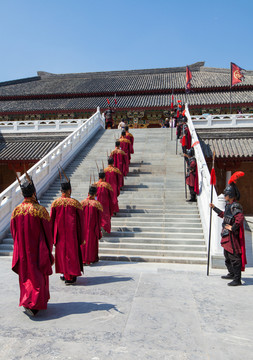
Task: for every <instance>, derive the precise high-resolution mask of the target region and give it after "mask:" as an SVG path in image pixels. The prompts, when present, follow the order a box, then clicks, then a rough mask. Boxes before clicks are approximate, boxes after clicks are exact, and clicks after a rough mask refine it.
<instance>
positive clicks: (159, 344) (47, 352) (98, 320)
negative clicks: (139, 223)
mask: <svg viewBox="0 0 253 360" xmlns="http://www.w3.org/2000/svg"><path fill="white" fill-rule="evenodd" d="M0 268H1V272H0V274H1V275H0V286H1V293H0V303H1V307H0V324H1V326H0V359H8V360H9V359H11V360H20V359H43V360H45V359H49V360H51V359H61V360H65V359H75V360H79V359H80V360H81V359H85V360H86V359H90V360H105V359H107V360H108V359H122V360H130V359H159V360H160V359H166V360H167V359H173V360H174V359H175V360H181V359H182V360H186V359H190V360H205V359H212V360H213V359H215V360H219V359H222V360H226V359H232V358H237V359H251V358H252V354H253V344H252V339H253V326H252V319H253V307H252V294H253V268H252V267H251V268H247V269H246V272H245V273H244V274H243V282H244V285H243V286H241V287H236V288H231V287H228V286H227V285H226V283H227V281H225V280H222V279H220V275H222V274H224V273H225V270H213V269H212V270H211V271H210V276H209V277H207V276H206V266H203V265H182V264H155V263H118V262H105V261H101V262H100V263H98V265H96V266H92V267H85V273H84V276H83V277H81V278H79V279H78V282H77V284H76V285H75V286H69V287H67V286H65V284H64V283H63V282H62V281H61V280H60V279H59V276H58V275H56V274H54V275H52V276H51V277H50V291H51V299H50V302H49V304H48V310H46V311H41V312H40V313H39V314H38V316H37V317H35V318H33V319H30V318H29V317H27V315H25V314H24V313H23V309H22V308H19V307H18V300H19V286H18V276H17V275H16V274H14V273H13V272H12V271H11V270H10V269H11V258H10V257H2V258H1V259H0Z"/></svg>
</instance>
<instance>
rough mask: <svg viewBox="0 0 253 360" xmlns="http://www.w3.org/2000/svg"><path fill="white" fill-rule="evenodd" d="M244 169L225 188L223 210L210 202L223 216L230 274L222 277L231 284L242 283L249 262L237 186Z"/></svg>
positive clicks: (222, 240) (236, 173)
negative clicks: (242, 275) (242, 272)
mask: <svg viewBox="0 0 253 360" xmlns="http://www.w3.org/2000/svg"><path fill="white" fill-rule="evenodd" d="M243 175H244V173H243V172H242V171H237V172H235V173H234V174H233V175H232V176H231V178H230V180H229V182H228V186H227V187H226V189H225V190H224V195H225V200H226V202H227V203H226V207H225V211H222V210H220V209H218V208H217V207H215V206H214V204H212V203H211V204H210V207H211V208H212V209H213V210H214V211H215V212H216V213H217V214H218V216H219V217H221V218H223V223H222V231H221V246H222V247H223V248H224V256H225V265H226V267H227V269H228V274H227V275H225V276H222V277H221V278H222V279H231V280H232V281H231V282H229V283H228V285H229V286H238V285H241V271H244V270H245V265H246V264H247V260H246V252H245V237H244V227H243V223H244V216H243V210H242V206H241V205H240V204H239V203H238V200H239V199H240V192H239V190H238V188H237V186H236V184H235V183H236V181H237V179H238V178H239V177H241V176H243Z"/></svg>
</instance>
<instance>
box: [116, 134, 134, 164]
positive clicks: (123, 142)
mask: <svg viewBox="0 0 253 360" xmlns="http://www.w3.org/2000/svg"><path fill="white" fill-rule="evenodd" d="M119 141H120V148H121V149H122V150H123V151H124V152H125V153H126V155H127V158H128V167H129V164H130V160H131V141H130V140H128V139H127V138H126V132H125V130H123V131H122V132H121V137H120V139H119Z"/></svg>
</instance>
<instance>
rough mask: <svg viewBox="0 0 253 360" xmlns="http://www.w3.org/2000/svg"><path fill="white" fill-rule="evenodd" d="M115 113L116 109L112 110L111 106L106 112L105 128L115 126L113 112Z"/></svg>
mask: <svg viewBox="0 0 253 360" xmlns="http://www.w3.org/2000/svg"><path fill="white" fill-rule="evenodd" d="M113 113H114V111H113V110H112V108H111V107H109V109H107V110H106V111H105V112H104V116H105V128H106V129H107V128H111V129H112V127H113V118H112V114H113Z"/></svg>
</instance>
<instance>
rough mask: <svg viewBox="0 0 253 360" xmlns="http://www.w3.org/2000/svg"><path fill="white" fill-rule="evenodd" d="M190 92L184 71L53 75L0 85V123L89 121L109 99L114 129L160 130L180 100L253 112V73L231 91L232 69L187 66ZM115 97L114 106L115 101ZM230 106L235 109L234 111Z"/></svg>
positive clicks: (197, 107)
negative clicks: (123, 122) (126, 126)
mask: <svg viewBox="0 0 253 360" xmlns="http://www.w3.org/2000/svg"><path fill="white" fill-rule="evenodd" d="M189 69H190V70H191V72H192V81H191V86H192V91H191V92H190V93H189V94H186V93H185V81H186V67H174V68H162V69H147V70H127V71H106V72H95V73H77V74H51V73H47V72H43V71H38V73H37V76H35V77H31V78H25V79H19V80H12V81H7V82H2V83H0V121H1V120H2V121H10V120H11V121H13V120H36V119H37V120H44V119H71V118H73V119H80V118H83V119H85V118H89V117H90V116H91V114H93V113H94V112H95V111H96V108H97V106H99V107H100V108H101V110H102V111H104V110H105V109H106V108H107V107H108V104H107V99H108V100H109V101H110V104H111V105H112V107H115V114H114V120H115V125H116V124H117V123H119V122H120V121H121V119H122V118H124V119H125V120H126V121H127V123H128V124H129V125H130V126H131V127H133V126H134V127H156V126H160V123H161V120H162V119H164V118H166V117H167V116H169V115H170V105H171V100H172V93H173V95H174V105H177V101H179V100H181V103H182V104H185V103H186V102H187V103H188V104H189V109H190V112H191V114H203V113H210V114H220V113H223V114H224V113H225V114H226V113H231V112H232V113H237V112H239V111H240V112H243V113H245V112H247V113H250V112H253V71H247V72H246V74H245V79H244V81H243V82H242V83H241V84H238V85H236V86H234V87H232V91H231V92H230V70H229V69H219V68H209V67H205V63H204V62H198V63H195V64H192V65H189ZM115 96H116V102H115V101H114V99H115ZM230 106H231V111H230Z"/></svg>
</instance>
